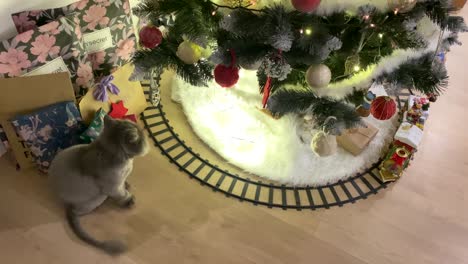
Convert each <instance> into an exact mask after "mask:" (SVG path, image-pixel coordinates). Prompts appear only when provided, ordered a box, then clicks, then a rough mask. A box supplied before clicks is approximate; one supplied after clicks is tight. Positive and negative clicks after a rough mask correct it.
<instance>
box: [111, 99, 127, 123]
mask: <svg viewBox="0 0 468 264" xmlns="http://www.w3.org/2000/svg"><path fill="white" fill-rule="evenodd" d="M127 112H128V109H127V108H125V106H124V103H123V101H120V102H118V103H112V111H111V112H110V113H109V116H110V117H112V118H114V119H122V118H123V117H124V116H125V115H126V114H127Z"/></svg>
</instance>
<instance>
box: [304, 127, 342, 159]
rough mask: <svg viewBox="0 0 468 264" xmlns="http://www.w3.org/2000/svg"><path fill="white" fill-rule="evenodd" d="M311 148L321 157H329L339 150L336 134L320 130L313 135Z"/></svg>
mask: <svg viewBox="0 0 468 264" xmlns="http://www.w3.org/2000/svg"><path fill="white" fill-rule="evenodd" d="M310 148H311V149H312V151H313V152H314V153H315V154H316V155H317V156H319V157H328V156H331V155H333V154H335V153H336V152H337V151H338V143H337V142H336V136H334V135H329V134H327V133H326V132H324V131H319V132H318V133H316V134H315V135H314V136H313V137H312V141H311V142H310Z"/></svg>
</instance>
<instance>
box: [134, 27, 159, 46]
mask: <svg viewBox="0 0 468 264" xmlns="http://www.w3.org/2000/svg"><path fill="white" fill-rule="evenodd" d="M139 36H140V43H141V45H142V46H143V47H145V48H148V49H153V48H156V47H157V46H159V44H161V42H162V40H163V35H162V32H161V30H159V28H157V27H155V26H144V27H143V28H142V29H141V30H140V34H139Z"/></svg>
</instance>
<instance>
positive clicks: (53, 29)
mask: <svg viewBox="0 0 468 264" xmlns="http://www.w3.org/2000/svg"><path fill="white" fill-rule="evenodd" d="M75 19H76V15H75V14H70V15H68V16H64V17H61V18H60V19H58V20H56V21H53V22H51V23H49V24H45V25H43V26H41V27H38V28H34V29H31V30H28V31H25V32H23V33H21V34H18V35H17V36H15V37H13V38H10V39H8V40H4V41H1V42H0V77H1V78H7V77H18V76H33V75H41V74H49V73H57V72H67V73H68V74H69V77H70V78H71V79H72V82H73V85H74V87H75V92H76V96H77V97H80V96H82V95H84V94H85V93H86V91H87V89H88V88H89V87H91V86H92V85H93V84H94V77H93V72H92V69H91V66H92V65H91V62H90V61H89V60H88V56H87V54H86V51H85V47H84V44H83V38H82V34H81V31H80V28H79V25H78V24H76V23H75ZM1 88H2V87H0V91H1V90H2V89H1ZM19 91H21V90H19Z"/></svg>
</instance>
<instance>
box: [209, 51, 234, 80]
mask: <svg viewBox="0 0 468 264" xmlns="http://www.w3.org/2000/svg"><path fill="white" fill-rule="evenodd" d="M230 52H231V64H230V65H229V66H225V65H223V64H218V65H217V66H216V68H215V70H214V78H215V81H216V83H218V84H219V85H220V86H221V87H224V88H231V87H233V86H234V85H236V83H237V82H238V81H239V68H238V67H237V65H236V55H235V53H234V50H230Z"/></svg>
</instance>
